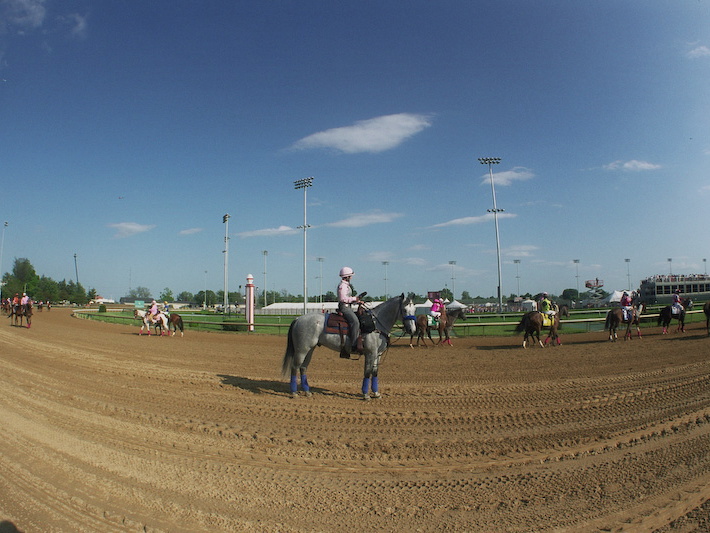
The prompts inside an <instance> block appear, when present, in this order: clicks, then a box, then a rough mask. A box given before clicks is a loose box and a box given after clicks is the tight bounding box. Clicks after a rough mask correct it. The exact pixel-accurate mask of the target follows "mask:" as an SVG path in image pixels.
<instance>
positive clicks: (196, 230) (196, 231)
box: [178, 228, 204, 235]
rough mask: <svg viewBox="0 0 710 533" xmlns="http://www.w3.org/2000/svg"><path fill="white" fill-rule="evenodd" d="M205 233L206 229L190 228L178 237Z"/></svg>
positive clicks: (181, 232)
mask: <svg viewBox="0 0 710 533" xmlns="http://www.w3.org/2000/svg"><path fill="white" fill-rule="evenodd" d="M201 231H204V228H188V229H184V230H182V231H180V232H179V233H178V235H194V234H195V233H200V232H201Z"/></svg>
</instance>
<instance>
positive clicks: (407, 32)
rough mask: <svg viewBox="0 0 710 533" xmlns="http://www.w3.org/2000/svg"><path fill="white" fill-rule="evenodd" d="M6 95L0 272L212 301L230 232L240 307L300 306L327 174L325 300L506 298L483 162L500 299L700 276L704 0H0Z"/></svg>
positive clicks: (709, 186)
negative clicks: (439, 294) (276, 296)
mask: <svg viewBox="0 0 710 533" xmlns="http://www.w3.org/2000/svg"><path fill="white" fill-rule="evenodd" d="M0 80H1V81H0V184H1V186H2V194H1V195H0V217H1V218H2V219H4V220H7V221H8V222H9V225H8V227H7V228H6V230H5V239H4V248H3V257H2V265H0V266H1V267H2V270H3V272H5V271H8V270H9V269H11V267H12V263H13V260H14V258H19V257H26V258H28V259H29V260H30V261H31V262H32V264H33V265H34V266H35V269H36V270H37V272H38V273H39V274H43V275H46V276H49V277H51V278H53V279H56V280H61V279H66V280H70V279H75V275H76V272H75V262H74V254H76V255H77V261H76V265H77V266H78V274H79V281H80V282H81V283H82V285H84V287H86V288H95V289H97V290H98V292H99V293H100V294H101V295H102V296H105V297H113V298H119V297H121V296H123V295H125V294H126V293H127V292H128V290H129V287H132V288H135V287H138V286H143V287H148V288H149V289H151V290H152V291H153V292H154V293H155V294H156V295H157V294H158V293H159V292H160V291H162V290H163V289H164V288H166V287H167V288H170V289H171V290H172V291H173V292H174V293H178V292H181V291H190V292H198V291H200V290H203V289H204V288H205V286H206V287H207V288H208V289H211V290H215V291H216V290H220V289H222V288H223V284H224V254H223V252H222V251H223V250H224V234H225V225H224V224H223V223H222V216H223V215H224V214H225V213H229V214H230V215H231V219H230V221H229V234H230V240H229V268H228V278H229V287H230V291H234V290H238V288H239V285H244V283H245V278H246V276H247V274H250V273H251V274H253V275H254V277H255V283H256V285H257V286H258V287H259V288H260V289H261V288H263V284H264V258H265V257H266V284H267V287H268V289H269V290H277V291H280V290H282V289H285V290H287V291H289V292H291V293H293V294H301V293H302V292H303V231H302V230H299V229H298V226H300V225H302V224H303V202H304V194H303V190H296V189H295V188H294V181H295V180H299V179H302V178H306V177H309V176H313V177H314V180H313V184H312V187H310V188H309V189H308V190H307V222H308V224H309V225H310V228H309V229H308V232H307V237H308V246H307V259H308V261H307V264H308V270H307V283H308V294H309V295H315V294H318V293H320V287H321V282H322V285H323V290H324V291H326V290H334V288H335V286H336V285H337V282H338V276H337V273H338V270H339V269H340V267H341V266H344V265H348V266H351V267H352V268H353V269H354V270H355V272H356V277H355V278H354V280H353V281H354V285H355V286H356V288H357V289H358V290H367V291H368V292H369V293H370V294H377V295H380V294H384V293H385V292H387V293H389V294H395V293H399V292H402V291H414V292H417V293H419V294H424V293H426V292H427V291H430V290H439V289H441V288H443V287H448V288H452V285H453V289H454V290H455V292H456V295H457V296H460V294H461V291H463V290H466V291H468V292H469V293H470V294H471V295H472V296H477V295H481V296H493V295H495V294H496V287H497V285H498V279H497V261H496V240H495V229H494V223H493V219H492V218H491V214H490V213H487V211H486V210H487V209H491V208H492V207H493V200H492V194H491V186H490V180H489V175H488V167H487V166H485V165H482V164H480V163H479V161H478V158H479V157H500V158H501V163H500V164H498V165H495V166H494V167H493V171H494V181H495V185H496V197H497V198H496V199H497V206H498V208H499V209H504V212H502V213H501V214H500V216H499V230H500V245H501V258H502V288H503V293H504V294H506V295H507V294H510V293H517V292H518V284H519V286H520V292H523V293H525V292H528V291H529V292H532V293H535V292H539V291H543V290H546V291H549V292H553V293H560V292H561V291H562V290H563V289H565V288H576V286H577V282H578V281H579V284H580V288H581V289H583V286H584V281H585V280H586V279H593V278H597V277H598V278H600V279H603V280H605V287H604V288H605V289H607V290H612V289H620V288H626V286H627V285H628V283H627V279H628V275H630V278H631V284H632V285H634V286H636V285H638V282H639V280H640V279H642V278H644V277H646V276H650V275H654V274H665V273H668V272H671V271H672V272H673V273H674V274H681V273H685V274H690V273H702V272H704V271H705V268H706V264H705V263H703V258H706V257H708V256H710V249H709V245H710V238H709V237H708V231H707V228H708V227H709V222H710V210H708V202H709V201H710V179H709V177H710V176H709V170H710V98H709V97H708V93H709V91H710V3H708V2H707V1H704V0H701V1H696V0H693V1H684V0H681V1H652V2H648V1H645V0H644V1H618V0H608V1H605V0H601V1H595V2H568V1H546V0H540V1H538V2H529V1H505V0H503V1H490V2H486V1H482V2H470V1H446V0H443V1H440V2H431V1H419V0H414V1H409V2H387V1H385V2H382V1H367V0H365V1H359V2H347V3H346V2H332V1H329V0H323V1H309V0H301V1H279V0H275V1H269V2H256V1H255V2H245V1H205V2H194V1H184V0H170V1H162V0H155V1H150V2H118V1H111V0H107V1H102V2H92V1H89V0H75V1H74V0H64V1H61V2H60V1H53V0H44V1H42V0H0ZM264 251H267V252H268V255H267V256H264V254H263V252H264ZM319 257H320V258H322V262H319V261H318V258H319ZM668 258H671V259H672V261H671V262H669V261H668ZM574 259H578V260H579V263H574V262H573V260H574ZM625 259H630V262H628V263H627V262H626V261H625ZM515 260H519V261H520V263H515V262H514V261H515ZM385 261H386V262H388V264H387V265H386V266H385V265H384V264H383V262H385ZM451 261H455V264H454V265H452V264H451V263H450V262H451ZM321 267H322V271H323V277H322V279H321V277H320V271H321ZM205 271H206V273H205ZM385 277H386V281H385ZM385 285H386V288H385Z"/></svg>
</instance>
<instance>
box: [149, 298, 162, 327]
mask: <svg viewBox="0 0 710 533" xmlns="http://www.w3.org/2000/svg"><path fill="white" fill-rule="evenodd" d="M148 314H149V316H150V321H151V322H155V321H156V320H158V315H159V314H160V309H158V302H156V301H155V300H153V301H152V302H151V303H150V309H148Z"/></svg>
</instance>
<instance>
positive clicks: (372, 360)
mask: <svg viewBox="0 0 710 533" xmlns="http://www.w3.org/2000/svg"><path fill="white" fill-rule="evenodd" d="M370 313H371V314H372V317H373V318H374V321H375V328H376V329H375V330H374V331H372V332H370V333H363V335H362V337H363V339H362V341H363V342H362V344H363V351H364V353H365V373H364V377H363V378H362V395H363V398H364V399H365V400H369V399H370V390H371V391H372V397H373V398H379V397H380V392H379V382H378V377H377V370H378V366H379V363H380V356H381V355H382V354H383V353H384V351H385V350H386V349H387V347H388V345H389V335H390V331H391V330H392V327H393V326H394V324H395V322H397V320H399V319H401V318H402V317H403V316H405V309H404V294H401V295H400V296H395V297H394V298H390V299H389V300H387V301H386V302H383V303H381V304H380V305H378V306H377V307H375V308H374V309H373V310H372V311H370ZM325 322H326V315H324V314H321V313H317V314H316V313H311V314H306V315H301V316H299V317H298V318H297V319H296V320H294V321H293V322H291V326H290V327H289V329H288V344H287V346H286V353H285V354H284V359H283V364H282V366H281V371H282V373H283V375H284V377H285V376H288V375H290V376H291V396H292V397H296V396H298V374H299V373H300V375H301V389H302V390H303V392H305V394H306V396H310V395H311V392H310V386H309V385H308V378H307V376H306V370H307V368H308V364H309V363H310V362H311V357H312V356H313V350H315V348H316V346H325V347H326V348H330V349H331V350H334V351H336V352H339V351H340V349H341V346H342V343H343V342H350V339H349V338H348V337H345V339H342V338H341V336H340V335H338V334H337V333H326V329H325Z"/></svg>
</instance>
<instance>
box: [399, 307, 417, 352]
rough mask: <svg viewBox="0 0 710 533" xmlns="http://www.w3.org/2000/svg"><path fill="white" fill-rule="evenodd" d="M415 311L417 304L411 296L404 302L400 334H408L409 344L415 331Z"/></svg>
mask: <svg viewBox="0 0 710 533" xmlns="http://www.w3.org/2000/svg"><path fill="white" fill-rule="evenodd" d="M416 311H417V306H416V304H415V303H414V300H412V299H411V298H410V299H408V300H407V302H406V303H405V304H404V316H403V317H402V329H403V330H404V333H403V334H402V336H403V337H404V335H406V334H409V336H410V337H409V345H410V346H411V345H412V337H414V335H415V334H416V332H417V317H416V315H415V314H414V313H415V312H416Z"/></svg>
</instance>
